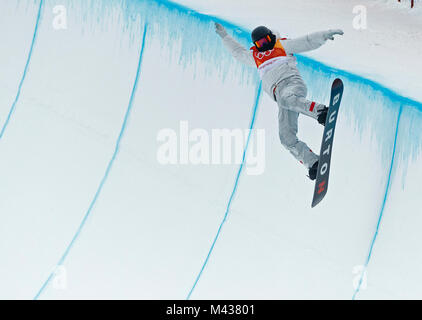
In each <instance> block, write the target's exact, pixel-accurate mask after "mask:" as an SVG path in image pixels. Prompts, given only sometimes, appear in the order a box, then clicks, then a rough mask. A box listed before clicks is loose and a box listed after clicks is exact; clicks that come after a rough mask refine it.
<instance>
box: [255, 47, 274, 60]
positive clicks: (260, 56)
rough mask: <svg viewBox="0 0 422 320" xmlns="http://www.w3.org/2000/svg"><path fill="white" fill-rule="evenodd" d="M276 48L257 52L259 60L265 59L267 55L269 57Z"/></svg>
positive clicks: (256, 55)
mask: <svg viewBox="0 0 422 320" xmlns="http://www.w3.org/2000/svg"><path fill="white" fill-rule="evenodd" d="M273 51H274V49H271V50H267V51H264V52H257V53H255V57H256V58H257V59H259V60H262V59H264V58H265V57H269V56H270V55H271V54H272V53H273Z"/></svg>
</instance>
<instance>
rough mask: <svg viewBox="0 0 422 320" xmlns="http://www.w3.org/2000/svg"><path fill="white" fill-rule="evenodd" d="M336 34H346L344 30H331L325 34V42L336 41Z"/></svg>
mask: <svg viewBox="0 0 422 320" xmlns="http://www.w3.org/2000/svg"><path fill="white" fill-rule="evenodd" d="M336 34H339V35H341V36H342V35H343V34H344V32H343V30H340V29H334V30H332V29H330V30H328V31H326V32H325V34H324V40H334V35H336Z"/></svg>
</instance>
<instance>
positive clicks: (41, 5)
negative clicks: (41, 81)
mask: <svg viewBox="0 0 422 320" xmlns="http://www.w3.org/2000/svg"><path fill="white" fill-rule="evenodd" d="M43 6H44V0H40V6H39V9H38V15H37V20H36V23H35V29H34V35H33V36H32V43H31V47H30V49H29V53H28V58H27V59H26V64H25V69H24V70H23V75H22V78H21V81H20V82H19V86H18V92H17V94H16V97H15V100H14V101H13V103H12V106H11V107H10V110H9V113H8V114H7V117H6V121H5V122H4V124H3V127H2V128H1V131H0V139H1V138H3V135H4V132H5V131H6V128H7V126H8V125H9V122H10V119H11V118H12V114H13V112H14V111H15V109H16V104H17V103H18V101H19V97H20V95H21V91H22V86H23V83H24V82H25V78H26V75H27V73H28V69H29V63H30V62H31V58H32V52H33V51H34V47H35V42H36V40H37V34H38V28H39V25H40V22H41V13H42V9H43Z"/></svg>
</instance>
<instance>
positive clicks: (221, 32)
mask: <svg viewBox="0 0 422 320" xmlns="http://www.w3.org/2000/svg"><path fill="white" fill-rule="evenodd" d="M215 32H217V34H218V35H219V36H220V37H221V38H224V37H225V36H227V31H226V29H224V27H223V26H222V25H221V24H219V23H218V22H216V23H215Z"/></svg>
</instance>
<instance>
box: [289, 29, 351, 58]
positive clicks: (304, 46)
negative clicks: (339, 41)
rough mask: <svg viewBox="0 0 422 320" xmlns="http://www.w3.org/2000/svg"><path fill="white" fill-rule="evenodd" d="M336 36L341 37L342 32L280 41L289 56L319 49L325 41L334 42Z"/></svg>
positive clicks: (337, 31)
mask: <svg viewBox="0 0 422 320" xmlns="http://www.w3.org/2000/svg"><path fill="white" fill-rule="evenodd" d="M336 34H338V35H343V34H344V32H343V31H342V30H340V29H335V30H327V31H320V32H314V33H311V34H308V35H306V36H304V37H300V38H296V39H291V40H289V39H287V40H282V44H283V47H284V49H285V50H286V52H287V53H290V54H293V53H300V52H305V51H311V50H315V49H318V48H319V47H321V46H322V45H323V44H324V43H325V42H326V41H327V40H334V35H336Z"/></svg>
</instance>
